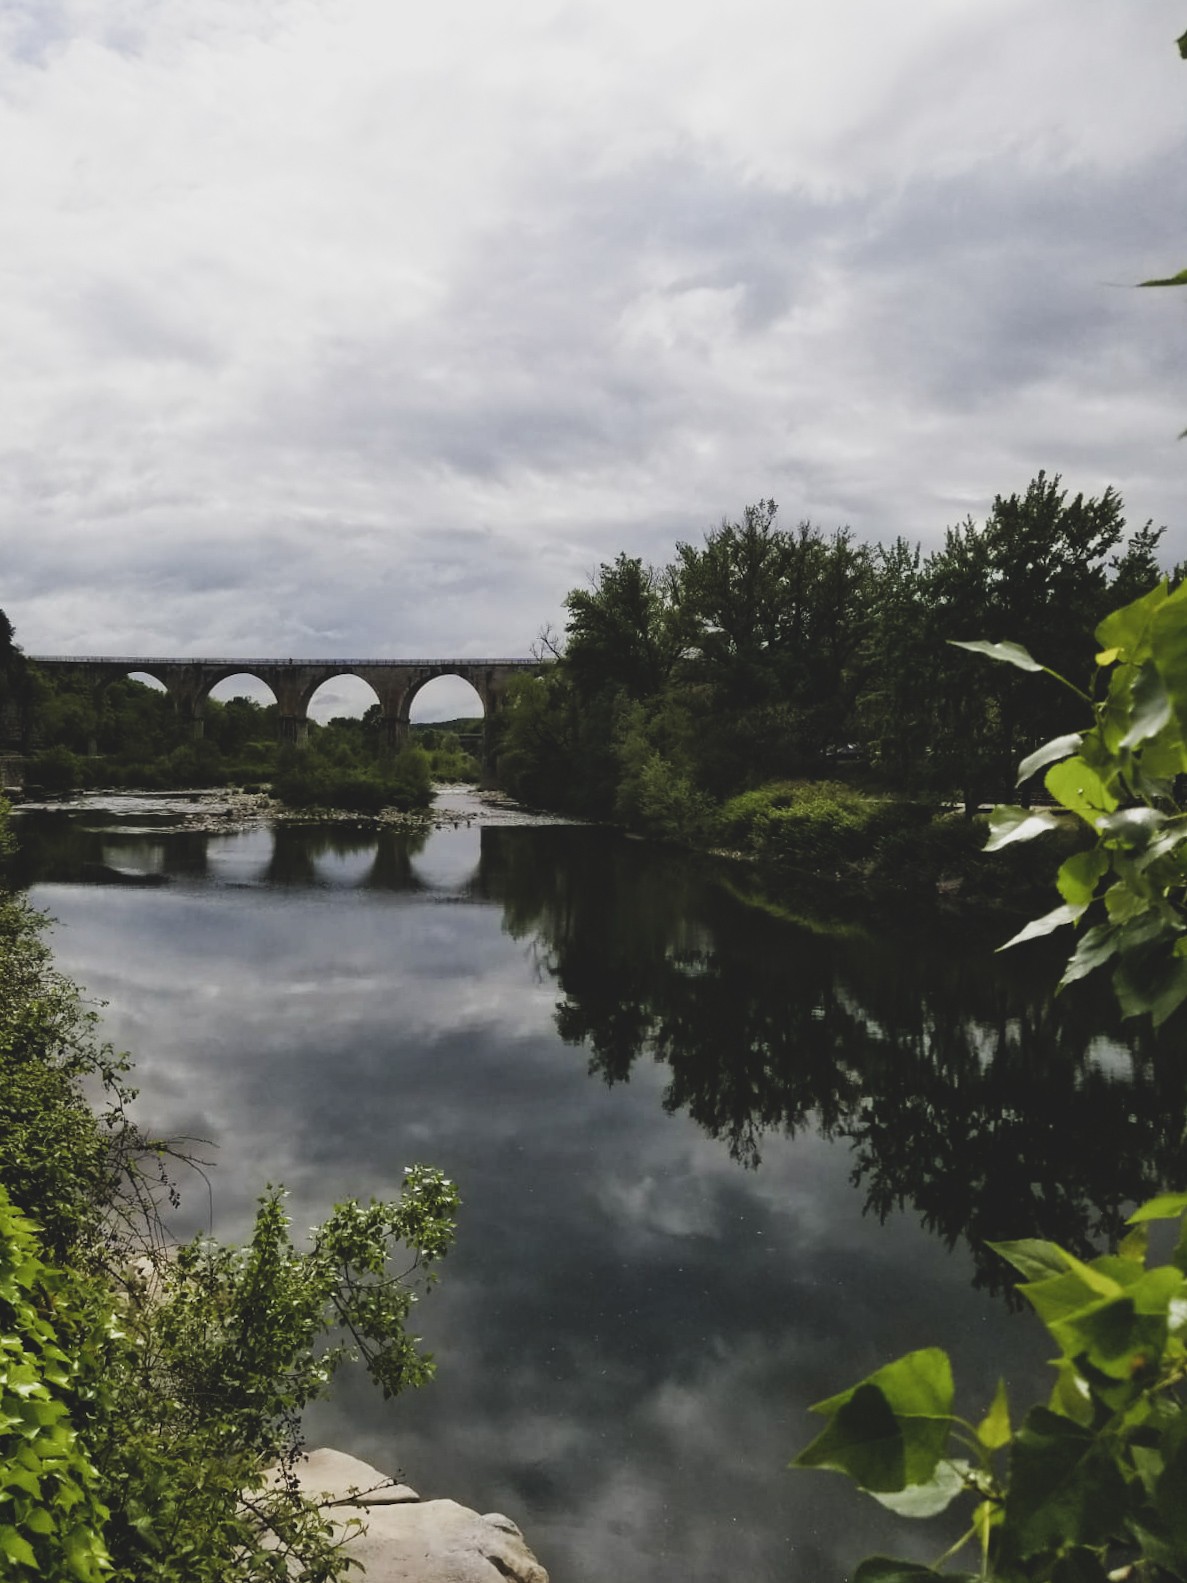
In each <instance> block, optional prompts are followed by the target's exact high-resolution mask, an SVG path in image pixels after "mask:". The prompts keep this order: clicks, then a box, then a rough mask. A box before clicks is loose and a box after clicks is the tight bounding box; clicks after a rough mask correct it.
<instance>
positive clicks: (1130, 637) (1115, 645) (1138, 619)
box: [1096, 578, 1170, 665]
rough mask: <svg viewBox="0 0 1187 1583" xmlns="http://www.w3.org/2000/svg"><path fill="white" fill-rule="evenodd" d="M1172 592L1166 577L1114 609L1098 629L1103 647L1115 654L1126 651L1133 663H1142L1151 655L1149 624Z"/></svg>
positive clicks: (1097, 635)
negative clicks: (1132, 599)
mask: <svg viewBox="0 0 1187 1583" xmlns="http://www.w3.org/2000/svg"><path fill="white" fill-rule="evenodd" d="M1169 592H1170V585H1169V583H1167V581H1166V579H1165V578H1164V579H1163V580H1162V582H1160V583H1159V584H1158V586H1157V587H1156V588H1152V589H1151V590H1150V592H1149V593H1148V594H1143V595H1142V597H1141V598H1140V599H1135V600H1134V601H1133V602H1132V603H1131V604H1128V605H1122V607H1121V609H1120V610H1113V611H1111V612H1110V613H1109V614H1108V615H1107V616H1106V617H1105V618H1104V620H1103V621H1102V622H1101V624H1100V626H1098V627H1097V629H1096V640H1097V642H1098V643H1099V644H1100V646H1101V648H1102V649H1112V650H1114V651H1115V656H1116V655H1121V654H1123V655H1124V656H1125V658H1126V660H1127V661H1128V662H1129V663H1130V664H1131V665H1140V664H1141V663H1142V661H1143V660H1146V659H1148V658H1149V657H1150V651H1149V635H1150V628H1151V626H1152V624H1153V621H1154V617H1155V616H1156V615H1157V613H1158V611H1159V610H1160V609H1161V608H1162V606H1163V605H1164V604H1165V603H1166V601H1167V598H1168V596H1169Z"/></svg>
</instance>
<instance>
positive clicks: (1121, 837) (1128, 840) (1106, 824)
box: [1096, 808, 1167, 852]
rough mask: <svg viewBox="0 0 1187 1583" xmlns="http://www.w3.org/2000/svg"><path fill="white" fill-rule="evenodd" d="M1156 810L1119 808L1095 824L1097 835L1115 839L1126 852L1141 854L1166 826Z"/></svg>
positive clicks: (1162, 815)
mask: <svg viewBox="0 0 1187 1583" xmlns="http://www.w3.org/2000/svg"><path fill="white" fill-rule="evenodd" d="M1166 822H1167V820H1166V815H1165V814H1164V813H1159V811H1158V809H1157V808H1119V809H1118V810H1117V812H1116V813H1108V814H1105V815H1103V816H1102V817H1101V818H1100V819H1098V820H1097V822H1096V828H1097V833H1098V834H1099V835H1102V836H1109V837H1111V838H1113V839H1115V840H1116V841H1117V842H1118V843H1119V844H1120V845H1121V846H1123V847H1124V848H1125V849H1126V851H1128V852H1141V851H1144V850H1145V848H1146V847H1147V846H1149V844H1150V841H1151V840H1152V839H1153V837H1154V836H1155V835H1156V834H1157V833H1158V832H1159V831H1160V830H1162V829H1163V827H1164V826H1165V825H1166Z"/></svg>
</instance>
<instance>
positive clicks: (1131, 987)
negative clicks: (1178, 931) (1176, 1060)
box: [1113, 952, 1187, 1028]
mask: <svg viewBox="0 0 1187 1583" xmlns="http://www.w3.org/2000/svg"><path fill="white" fill-rule="evenodd" d="M1113 992H1114V994H1115V995H1116V996H1117V1000H1118V1003H1119V1004H1120V1007H1121V1015H1122V1016H1123V1017H1141V1016H1143V1015H1144V1014H1145V1013H1146V1012H1149V1013H1150V1015H1151V1017H1152V1018H1153V1021H1154V1026H1155V1027H1156V1028H1160V1027H1161V1026H1162V1024H1163V1023H1164V1022H1165V1021H1166V1020H1167V1018H1168V1017H1171V1016H1173V1014H1174V1013H1175V1012H1176V1011H1178V1009H1179V1007H1180V1006H1181V1005H1182V1004H1183V1002H1184V1001H1187V961H1184V960H1183V959H1182V958H1181V957H1177V956H1172V957H1162V956H1160V955H1159V954H1157V953H1156V952H1144V953H1136V952H1135V953H1130V954H1125V955H1123V956H1122V958H1121V960H1120V962H1119V963H1118V964H1117V968H1116V970H1115V972H1114V974H1113Z"/></svg>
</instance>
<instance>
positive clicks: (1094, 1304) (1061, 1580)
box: [793, 1194, 1187, 1583]
mask: <svg viewBox="0 0 1187 1583" xmlns="http://www.w3.org/2000/svg"><path fill="white" fill-rule="evenodd" d="M1174 1219H1177V1220H1179V1221H1180V1233H1179V1240H1178V1244H1177V1246H1176V1248H1175V1250H1174V1254H1173V1258H1172V1261H1171V1262H1170V1263H1169V1264H1155V1265H1149V1264H1148V1262H1147V1259H1148V1248H1147V1244H1148V1233H1149V1228H1150V1224H1151V1222H1154V1221H1158V1220H1174ZM1130 1223H1131V1225H1132V1227H1133V1229H1132V1231H1131V1232H1130V1233H1129V1235H1128V1236H1127V1237H1126V1238H1125V1239H1124V1240H1123V1241H1122V1243H1121V1244H1120V1246H1119V1248H1118V1250H1117V1252H1116V1253H1115V1254H1106V1255H1102V1256H1100V1257H1098V1258H1095V1259H1092V1260H1090V1261H1089V1262H1083V1261H1081V1260H1080V1259H1077V1258H1076V1257H1075V1256H1074V1255H1073V1254H1071V1253H1068V1252H1066V1251H1065V1250H1064V1249H1062V1248H1060V1247H1058V1246H1057V1245H1056V1244H1054V1243H1050V1242H1043V1241H1039V1240H1034V1239H1028V1240H1025V1241H1020V1242H1005V1243H999V1244H997V1245H996V1247H997V1251H998V1252H999V1253H1000V1254H1001V1255H1002V1256H1003V1257H1004V1258H1005V1259H1007V1260H1008V1261H1009V1262H1010V1263H1011V1264H1012V1265H1013V1266H1014V1267H1015V1268H1016V1269H1017V1270H1019V1271H1020V1272H1021V1274H1022V1275H1023V1276H1024V1277H1025V1278H1026V1279H1025V1281H1024V1283H1023V1284H1022V1285H1021V1286H1020V1288H1019V1290H1020V1291H1021V1292H1022V1293H1023V1295H1024V1296H1025V1297H1026V1298H1027V1300H1028V1301H1029V1302H1030V1303H1031V1305H1032V1307H1033V1308H1034V1309H1035V1312H1036V1313H1037V1314H1038V1315H1039V1318H1040V1319H1041V1320H1042V1321H1043V1323H1044V1325H1045V1326H1046V1328H1047V1330H1048V1332H1049V1333H1050V1335H1051V1337H1052V1339H1053V1341H1054V1342H1055V1344H1056V1346H1057V1348H1058V1349H1059V1358H1058V1361H1057V1363H1056V1370H1057V1374H1056V1381H1055V1386H1054V1389H1053V1391H1052V1393H1051V1398H1050V1400H1049V1401H1048V1402H1047V1403H1046V1404H1045V1405H1042V1406H1035V1407H1032V1408H1031V1409H1030V1411H1029V1412H1028V1413H1027V1414H1026V1417H1025V1419H1024V1420H1023V1422H1022V1423H1021V1424H1020V1425H1018V1427H1017V1428H1015V1427H1014V1426H1013V1424H1012V1422H1011V1417H1010V1411H1009V1404H1008V1401H1007V1396H1006V1390H1005V1387H1004V1385H1002V1384H999V1386H998V1390H997V1394H996V1395H995V1397H994V1400H993V1402H992V1403H991V1404H990V1407H989V1410H988V1412H987V1413H986V1414H985V1416H984V1417H983V1418H982V1419H981V1420H980V1422H978V1423H976V1424H973V1423H970V1422H968V1421H966V1420H965V1419H964V1418H962V1417H960V1416H958V1415H957V1414H956V1413H955V1412H954V1410H953V1406H954V1394H955V1393H954V1385H953V1379H952V1369H951V1365H950V1363H949V1361H948V1357H947V1354H946V1353H944V1352H943V1351H942V1350H940V1349H939V1348H936V1347H929V1348H924V1349H922V1350H920V1351H918V1352H911V1353H908V1354H907V1355H906V1356H905V1357H902V1358H899V1359H898V1360H897V1361H896V1362H894V1363H889V1364H887V1365H886V1366H885V1367H884V1368H881V1369H879V1370H877V1371H876V1372H875V1373H874V1374H871V1375H870V1376H869V1378H868V1379H865V1380H862V1381H861V1382H859V1383H858V1384H857V1385H855V1386H853V1387H852V1388H851V1389H849V1390H846V1391H842V1392H841V1393H839V1394H838V1395H836V1396H832V1397H830V1398H829V1399H828V1400H827V1401H823V1402H818V1403H817V1404H816V1405H815V1407H813V1409H812V1411H813V1412H817V1413H820V1414H822V1415H823V1416H824V1417H826V1418H827V1419H828V1425H827V1427H826V1428H825V1429H824V1431H823V1433H822V1434H820V1435H818V1436H817V1438H816V1439H815V1440H814V1441H813V1442H812V1443H811V1445H809V1446H807V1447H806V1448H805V1449H804V1450H803V1451H801V1452H800V1454H799V1456H798V1457H796V1459H795V1462H794V1464H793V1466H795V1467H801V1468H832V1469H836V1470H838V1471H840V1472H842V1473H846V1474H848V1475H849V1476H850V1477H851V1478H852V1479H854V1480H855V1481H856V1482H857V1484H859V1485H860V1486H861V1488H862V1489H864V1490H867V1491H868V1492H869V1493H870V1494H871V1495H873V1496H874V1497H875V1498H876V1499H877V1500H879V1501H880V1502H881V1503H882V1504H883V1505H885V1506H887V1507H889V1508H890V1509H891V1510H892V1511H894V1512H897V1513H899V1514H900V1515H902V1516H905V1517H931V1516H935V1515H937V1514H938V1513H939V1512H942V1511H944V1510H946V1509H947V1508H948V1507H949V1506H950V1505H951V1504H952V1503H953V1502H955V1501H958V1500H964V1501H966V1502H967V1503H969V1504H970V1505H971V1507H972V1511H971V1518H970V1521H969V1525H968V1527H967V1529H966V1531H965V1533H964V1535H963V1536H962V1537H961V1539H959V1540H958V1542H957V1544H956V1545H955V1546H953V1548H952V1550H950V1551H949V1552H948V1553H947V1555H945V1556H944V1557H942V1558H941V1561H940V1562H939V1563H937V1566H939V1565H942V1564H943V1562H944V1561H946V1560H947V1559H948V1558H949V1557H950V1556H954V1555H956V1554H957V1553H959V1552H960V1551H961V1550H963V1549H964V1548H965V1547H966V1546H968V1545H969V1544H975V1545H976V1547H977V1549H978V1550H979V1553H980V1564H979V1567H978V1568H977V1570H976V1571H967V1570H965V1571H961V1572H958V1573H949V1572H940V1571H938V1570H937V1569H936V1568H933V1567H927V1566H922V1565H917V1564H914V1563H911V1562H904V1561H893V1560H889V1559H887V1558H885V1557H873V1558H871V1559H869V1560H867V1561H865V1562H863V1563H862V1564H861V1566H859V1568H858V1569H857V1572H856V1573H855V1575H854V1583H909V1580H914V1579H924V1578H935V1577H949V1578H961V1579H964V1580H966V1583H973V1580H975V1579H977V1578H982V1579H987V1578H993V1579H997V1580H998V1583H1107V1580H1113V1583H1123V1580H1132V1583H1169V1580H1171V1579H1184V1578H1187V1500H1185V1499H1184V1492H1185V1491H1187V1413H1184V1411H1183V1406H1184V1403H1183V1392H1184V1383H1185V1381H1187V1194H1176V1195H1165V1196H1163V1197H1160V1198H1157V1199H1154V1200H1152V1201H1151V1202H1150V1203H1148V1204H1146V1205H1144V1206H1143V1207H1142V1208H1140V1209H1139V1210H1137V1211H1136V1213H1134V1214H1133V1215H1131V1216H1130Z"/></svg>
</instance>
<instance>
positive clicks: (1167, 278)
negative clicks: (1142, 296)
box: [1138, 33, 1187, 286]
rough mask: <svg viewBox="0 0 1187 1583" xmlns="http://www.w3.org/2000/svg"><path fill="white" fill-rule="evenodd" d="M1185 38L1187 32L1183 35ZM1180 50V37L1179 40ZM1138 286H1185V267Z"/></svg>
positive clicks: (1186, 277) (1139, 282)
mask: <svg viewBox="0 0 1187 1583" xmlns="http://www.w3.org/2000/svg"><path fill="white" fill-rule="evenodd" d="M1183 38H1187V33H1185V34H1184V35H1183ZM1179 47H1180V52H1181V50H1182V39H1180V41H1179ZM1138 285H1139V286H1187V269H1181V270H1180V271H1179V273H1178V274H1177V275H1164V276H1163V277H1162V278H1161V279H1160V280H1139V281H1138Z"/></svg>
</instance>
